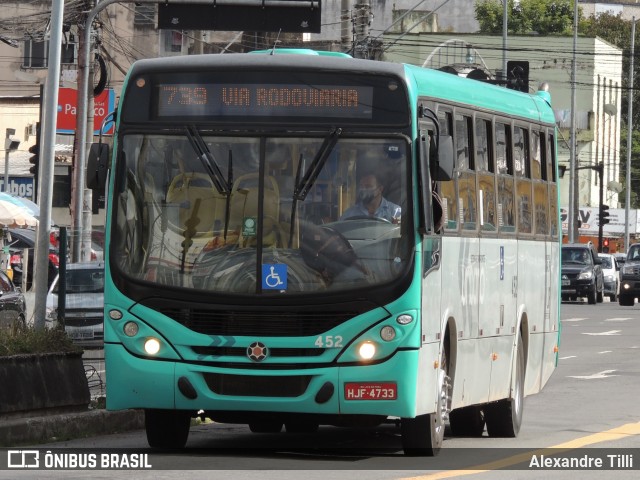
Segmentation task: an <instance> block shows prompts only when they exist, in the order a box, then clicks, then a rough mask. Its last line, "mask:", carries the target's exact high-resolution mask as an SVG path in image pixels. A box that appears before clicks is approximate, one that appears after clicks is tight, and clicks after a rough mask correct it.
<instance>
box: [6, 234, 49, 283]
mask: <svg viewBox="0 0 640 480" xmlns="http://www.w3.org/2000/svg"><path fill="white" fill-rule="evenodd" d="M9 233H10V234H11V241H10V242H9V252H10V254H11V268H12V269H13V282H14V283H15V284H16V285H18V286H20V285H22V275H23V265H24V262H23V259H22V255H23V252H24V250H25V249H28V251H29V257H28V267H27V270H28V271H27V284H26V290H30V289H31V284H32V283H33V267H34V265H35V255H34V252H35V245H36V231H35V230H31V229H28V228H10V229H9ZM59 261H60V259H59V257H58V249H57V248H55V247H54V246H53V245H50V246H49V260H48V282H49V283H48V284H49V286H51V283H52V282H53V279H54V278H55V277H56V275H57V274H58V265H59Z"/></svg>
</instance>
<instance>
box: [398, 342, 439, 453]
mask: <svg viewBox="0 0 640 480" xmlns="http://www.w3.org/2000/svg"><path fill="white" fill-rule="evenodd" d="M441 365H442V367H441V368H440V369H439V370H438V385H439V389H438V401H437V405H436V411H435V413H427V414H425V415H418V416H417V417H415V418H403V419H402V420H401V422H400V428H401V434H402V448H403V450H404V453H405V455H410V456H425V457H433V456H436V455H438V453H440V449H441V448H442V442H443V441H444V429H445V422H446V421H447V420H448V419H449V408H450V405H451V378H450V377H449V374H448V373H449V372H448V363H447V356H446V353H443V356H442V363H441Z"/></svg>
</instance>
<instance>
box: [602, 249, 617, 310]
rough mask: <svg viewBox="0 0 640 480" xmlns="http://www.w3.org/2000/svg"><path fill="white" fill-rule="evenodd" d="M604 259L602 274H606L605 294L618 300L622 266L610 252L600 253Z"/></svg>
mask: <svg viewBox="0 0 640 480" xmlns="http://www.w3.org/2000/svg"><path fill="white" fill-rule="evenodd" d="M598 257H600V259H602V275H603V276H604V295H606V296H608V297H609V299H610V300H611V301H612V302H615V301H617V300H618V294H619V293H620V272H619V270H620V267H619V266H618V262H617V261H616V258H615V257H614V256H613V255H611V254H609V253H599V254H598Z"/></svg>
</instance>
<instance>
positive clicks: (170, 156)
mask: <svg viewBox="0 0 640 480" xmlns="http://www.w3.org/2000/svg"><path fill="white" fill-rule="evenodd" d="M407 145H408V143H407V140H406V139H405V138H404V137H391V138H380V137H372V138H363V137H361V136H360V137H358V138H353V137H349V136H347V135H343V134H342V132H341V131H340V130H336V129H332V130H327V132H326V135H325V136H321V135H319V136H314V137H308V136H305V137H302V136H287V137H276V136H272V137H269V136H220V135H219V134H215V135H212V134H211V132H207V131H202V130H198V129H196V128H195V127H189V128H188V129H185V131H184V133H174V134H170V135H168V134H144V133H130V134H125V135H124V136H123V137H122V138H121V143H120V152H119V161H118V162H117V163H116V171H115V175H116V192H117V194H116V197H115V198H114V202H113V208H114V221H115V223H116V228H114V236H113V242H112V246H111V248H112V250H111V254H112V258H115V259H116V260H115V263H114V262H112V265H114V264H115V265H117V266H118V267H119V269H120V271H121V272H122V274H124V275H125V276H127V277H130V278H133V279H135V280H138V281H146V282H151V283H153V284H157V285H158V287H160V288H162V287H167V288H175V287H183V288H191V289H198V290H205V291H210V292H215V293H219V294H229V293H233V294H255V295H282V294H302V293H304V294H309V293H313V292H323V291H327V290H333V291H336V290H338V291H339V290H343V291H344V290H352V289H359V288H365V287H370V286H372V285H380V284H386V283H389V282H392V281H393V280H394V279H396V278H398V277H399V276H400V275H402V274H403V273H405V272H406V269H407V268H408V265H409V263H410V261H409V260H410V255H411V254H412V252H413V243H412V242H413V240H412V239H413V237H412V235H411V232H412V230H411V222H410V221H406V222H403V221H402V217H405V218H410V215H411V214H410V212H409V208H410V204H409V202H408V198H407V191H408V188H407V177H408V174H407V164H408V159H409V157H408V151H407Z"/></svg>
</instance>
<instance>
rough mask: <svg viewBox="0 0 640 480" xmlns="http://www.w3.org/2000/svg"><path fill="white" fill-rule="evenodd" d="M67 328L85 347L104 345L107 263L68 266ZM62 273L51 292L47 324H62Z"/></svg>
mask: <svg viewBox="0 0 640 480" xmlns="http://www.w3.org/2000/svg"><path fill="white" fill-rule="evenodd" d="M66 270H67V273H66V275H65V278H66V285H65V292H66V294H65V308H64V327H65V331H66V332H67V335H68V336H69V337H70V338H71V339H72V340H73V342H74V343H77V344H79V345H82V346H86V347H91V346H101V345H102V342H103V340H104V262H86V263H71V264H68V265H67V266H66ZM61 288H62V286H61V282H60V275H56V278H55V280H54V281H53V283H52V284H51V288H50V289H49V293H48V294H47V306H46V312H47V313H46V318H45V320H46V324H47V326H48V327H53V326H55V325H56V324H57V323H58V298H59V296H60V295H59V294H60V289H61Z"/></svg>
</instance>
